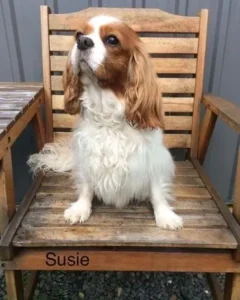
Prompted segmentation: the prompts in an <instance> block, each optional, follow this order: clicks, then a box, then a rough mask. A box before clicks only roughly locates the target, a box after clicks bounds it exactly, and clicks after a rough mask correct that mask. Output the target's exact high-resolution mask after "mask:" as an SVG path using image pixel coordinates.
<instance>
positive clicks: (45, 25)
mask: <svg viewBox="0 0 240 300" xmlns="http://www.w3.org/2000/svg"><path fill="white" fill-rule="evenodd" d="M40 10H41V38H42V67H43V85H44V99H45V113H46V119H47V122H46V141H47V142H52V141H53V126H52V124H53V123H52V122H53V121H52V97H51V70H50V58H49V51H50V50H49V49H50V47H49V15H50V14H51V10H50V8H49V7H48V6H44V5H41V6H40Z"/></svg>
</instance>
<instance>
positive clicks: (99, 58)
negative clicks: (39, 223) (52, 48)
mask: <svg viewBox="0 0 240 300" xmlns="http://www.w3.org/2000/svg"><path fill="white" fill-rule="evenodd" d="M63 86H64V99H65V110H66V111H67V112H68V113H70V114H78V115H79V120H78V123H77V125H76V128H75V129H74V131H73V133H72V138H71V139H72V143H71V146H69V147H68V148H69V149H68V150H69V151H67V152H66V149H64V147H63V146H62V145H60V144H57V143H52V144H47V145H46V146H45V147H44V148H43V150H42V151H41V152H40V153H39V154H35V155H33V156H31V157H30V159H29V165H30V166H31V167H32V169H33V171H34V172H36V171H39V170H43V171H46V170H50V169H51V170H54V171H56V172H63V171H69V170H70V169H71V170H72V171H73V176H74V179H75V182H76V184H77V185H78V186H79V196H78V200H77V201H76V202H74V203H73V204H72V205H71V206H70V207H69V208H67V209H66V210H65V212H64V218H65V220H66V221H67V222H69V223H70V224H75V223H77V222H80V223H82V222H84V221H86V220H87V219H88V218H89V217H90V215H91V207H92V200H93V196H94V195H96V196H97V197H98V198H99V199H101V200H102V201H103V202H104V203H105V204H107V205H114V206H115V207H118V208H122V207H124V206H126V205H128V203H129V202H130V201H131V200H132V199H137V200H138V201H143V200H150V201H151V203H152V206H153V210H154V215H155V220H156V224H157V226H159V227H162V228H166V229H178V228H180V227H182V223H183V222H182V218H181V217H180V216H178V215H177V214H175V213H174V212H173V210H172V208H171V207H170V205H169V202H170V201H171V200H172V199H173V196H172V181H173V176H174V170H175V166H174V162H173V159H172V156H171V154H170V152H169V151H168V149H167V148H166V147H165V145H164V143H163V132H162V128H163V111H162V102H161V92H160V90H159V86H158V84H157V82H156V74H155V72H154V70H153V67H152V65H151V62H150V59H149V56H148V54H147V52H146V50H145V49H144V45H143V44H142V42H141V40H140V39H139V37H138V36H137V34H136V33H135V32H134V31H133V30H132V29H131V28H130V27H129V26H127V25H126V24H125V23H123V22H122V21H120V20H118V19H116V18H114V17H111V16H96V17H94V18H92V19H90V20H89V21H88V22H86V23H83V24H81V22H80V24H79V30H78V31H77V32H76V33H75V35H74V45H73V48H72V50H71V51H70V53H69V56H68V60H67V64H66V69H65V72H64V76H63Z"/></svg>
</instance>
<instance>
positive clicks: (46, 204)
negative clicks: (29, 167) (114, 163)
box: [29, 195, 218, 214]
mask: <svg viewBox="0 0 240 300" xmlns="http://www.w3.org/2000/svg"><path fill="white" fill-rule="evenodd" d="M75 200H76V197H75V196H74V197H70V196H69V197H68V198H66V197H64V198H62V199H59V198H57V197H56V196H55V195H47V196H46V197H45V196H44V197H37V198H35V199H34V201H33V203H32V205H31V206H30V208H29V209H30V210H32V211H34V210H35V211H37V210H48V211H49V212H50V211H51V212H52V213H54V212H62V213H63V210H64V209H66V208H67V207H69V206H70V204H71V203H72V202H73V201H75ZM172 207H173V209H174V211H176V212H177V213H181V214H201V213H216V212H218V208H217V206H216V204H215V202H214V201H213V200H209V199H206V200H202V199H201V200H196V199H191V200H190V199H189V200H184V201H174V202H173V203H172ZM93 212H96V213H98V212H102V213H104V212H105V213H113V212H115V213H117V212H120V213H135V214H137V213H139V214H145V213H146V214H147V213H153V212H152V207H151V205H148V203H146V204H145V203H144V204H142V205H140V204H139V205H136V204H133V205H129V206H128V207H126V208H124V209H123V208H122V209H120V208H115V207H112V206H105V205H100V204H99V203H98V202H96V203H94V205H93Z"/></svg>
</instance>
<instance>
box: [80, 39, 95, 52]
mask: <svg viewBox="0 0 240 300" xmlns="http://www.w3.org/2000/svg"><path fill="white" fill-rule="evenodd" d="M93 46H94V43H93V41H92V40H91V39H90V38H89V37H86V36H80V37H79V38H78V40H77V47H78V49H79V50H86V49H89V48H92V47H93Z"/></svg>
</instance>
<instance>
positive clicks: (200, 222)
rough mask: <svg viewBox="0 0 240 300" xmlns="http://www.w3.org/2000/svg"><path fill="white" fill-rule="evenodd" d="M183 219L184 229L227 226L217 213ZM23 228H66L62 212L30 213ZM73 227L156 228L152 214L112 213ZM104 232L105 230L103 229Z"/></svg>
mask: <svg viewBox="0 0 240 300" xmlns="http://www.w3.org/2000/svg"><path fill="white" fill-rule="evenodd" d="M180 215H181V216H182V217H183V222H184V228H226V227H227V224H226V222H225V221H224V219H223V217H222V216H221V214H219V213H215V214H214V213H205V212H201V211H199V214H180ZM21 226H22V227H24V228H26V229H27V228H29V229H30V228H31V227H67V226H68V224H66V221H65V220H64V218H63V213H62V212H56V213H53V212H51V211H50V212H48V211H41V212H40V211H30V212H28V213H27V215H26V216H25V218H24V220H23V222H22V224H21ZM75 226H77V227H81V226H85V227H86V226H98V227H108V226H111V227H119V226H120V227H129V228H131V227H132V226H133V227H139V226H146V227H156V222H155V219H154V215H153V212H150V211H149V212H146V213H144V214H136V213H125V212H112V213H104V212H98V213H93V214H92V215H91V217H90V218H89V220H87V221H86V222H85V223H83V224H76V225H75ZM104 230H105V229H104Z"/></svg>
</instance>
